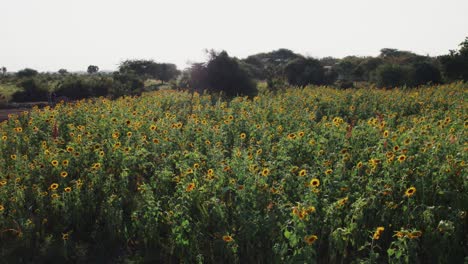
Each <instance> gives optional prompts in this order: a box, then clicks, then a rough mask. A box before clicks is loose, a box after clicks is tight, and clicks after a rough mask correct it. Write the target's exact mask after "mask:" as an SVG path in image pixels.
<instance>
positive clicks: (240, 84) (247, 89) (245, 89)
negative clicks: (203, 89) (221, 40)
mask: <svg viewBox="0 0 468 264" xmlns="http://www.w3.org/2000/svg"><path fill="white" fill-rule="evenodd" d="M199 70H202V71H203V69H199ZM199 74H201V76H203V75H204V74H205V73H202V72H199ZM206 79H207V81H206V83H207V85H208V89H209V91H211V92H221V93H223V94H224V95H225V96H228V97H233V96H245V95H247V96H254V95H256V94H257V87H256V85H255V82H254V81H253V80H252V79H251V78H250V77H249V75H248V74H247V72H246V71H245V70H243V69H242V68H241V67H240V65H239V63H238V62H237V60H236V59H235V58H231V57H229V55H228V53H227V52H226V51H222V52H220V53H216V52H214V51H211V53H210V60H209V61H208V63H207V64H206ZM200 81H202V83H203V82H204V80H200Z"/></svg>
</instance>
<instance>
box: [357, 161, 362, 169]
mask: <svg viewBox="0 0 468 264" xmlns="http://www.w3.org/2000/svg"><path fill="white" fill-rule="evenodd" d="M356 167H357V168H358V169H360V168H362V161H360V162H358V164H357V165H356Z"/></svg>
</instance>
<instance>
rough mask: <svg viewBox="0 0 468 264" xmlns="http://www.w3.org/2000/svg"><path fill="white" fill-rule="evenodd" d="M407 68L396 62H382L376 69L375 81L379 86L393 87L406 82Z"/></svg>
mask: <svg viewBox="0 0 468 264" xmlns="http://www.w3.org/2000/svg"><path fill="white" fill-rule="evenodd" d="M408 73H409V70H408V69H407V68H406V67H403V66H400V65H397V64H383V65H380V66H379V67H378V68H377V69H376V73H375V82H376V84H377V86H379V87H386V88H393V87H397V86H403V85H406V84H407V79H408Z"/></svg>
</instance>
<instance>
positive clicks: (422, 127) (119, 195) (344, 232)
mask: <svg viewBox="0 0 468 264" xmlns="http://www.w3.org/2000/svg"><path fill="white" fill-rule="evenodd" d="M467 92H468V84H463V83H455V84H450V85H442V86H434V87H423V88H421V89H414V90H407V91H405V90H399V89H395V90H391V91H385V90H376V89H370V88H369V89H356V90H345V91H341V90H335V89H331V88H325V87H318V88H317V87H308V88H305V89H298V88H297V89H293V88H291V89H286V90H285V91H280V92H278V93H277V94H269V93H262V94H260V95H259V96H257V97H255V98H253V99H252V100H250V99H247V98H235V99H234V100H232V101H229V102H224V101H220V100H217V99H215V98H212V97H210V96H209V95H198V94H195V95H191V94H190V93H184V92H175V91H160V92H155V93H152V94H146V95H145V96H142V97H127V98H121V99H118V100H116V101H110V100H107V99H98V100H93V101H91V100H89V101H80V102H77V103H74V104H71V105H58V106H57V107H56V108H55V109H50V108H45V109H42V110H38V109H34V110H33V111H31V112H30V113H25V114H21V115H20V116H18V117H12V118H10V120H8V121H5V122H3V123H2V124H1V125H0V137H1V138H0V256H2V259H3V260H5V261H7V262H15V263H16V262H18V261H23V262H30V261H31V262H47V261H48V262H58V261H74V262H99V263H109V262H119V261H120V262H124V261H135V262H140V261H159V262H161V263H172V262H173V263H180V262H187V263H192V262H200V263H285V262H286V263H292V262H307V263H315V262H318V263H349V262H356V263H365V262H367V263H381V262H391V263H408V262H413V263H462V262H463V261H466V259H465V256H467V255H468V249H467V234H468V218H467V208H468V181H467V176H468V175H467V169H466V158H467V154H466V153H467V147H468V146H467V141H466V139H467V138H468V137H467V132H466V128H467V126H468V122H467V119H468V115H467V101H466V96H467ZM104 260H106V261H104Z"/></svg>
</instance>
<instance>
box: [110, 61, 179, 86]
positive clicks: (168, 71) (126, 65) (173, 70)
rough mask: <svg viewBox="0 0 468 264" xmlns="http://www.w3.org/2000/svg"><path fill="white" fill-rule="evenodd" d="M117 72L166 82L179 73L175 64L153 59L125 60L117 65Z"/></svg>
mask: <svg viewBox="0 0 468 264" xmlns="http://www.w3.org/2000/svg"><path fill="white" fill-rule="evenodd" d="M119 72H120V73H123V74H131V75H134V76H139V77H140V78H142V79H144V80H146V79H149V78H153V79H158V80H161V81H162V82H167V81H169V80H172V79H174V78H176V77H177V75H179V74H180V72H179V70H177V67H176V65H175V64H172V63H156V62H154V61H153V60H126V61H123V62H122V63H121V64H120V65H119Z"/></svg>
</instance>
